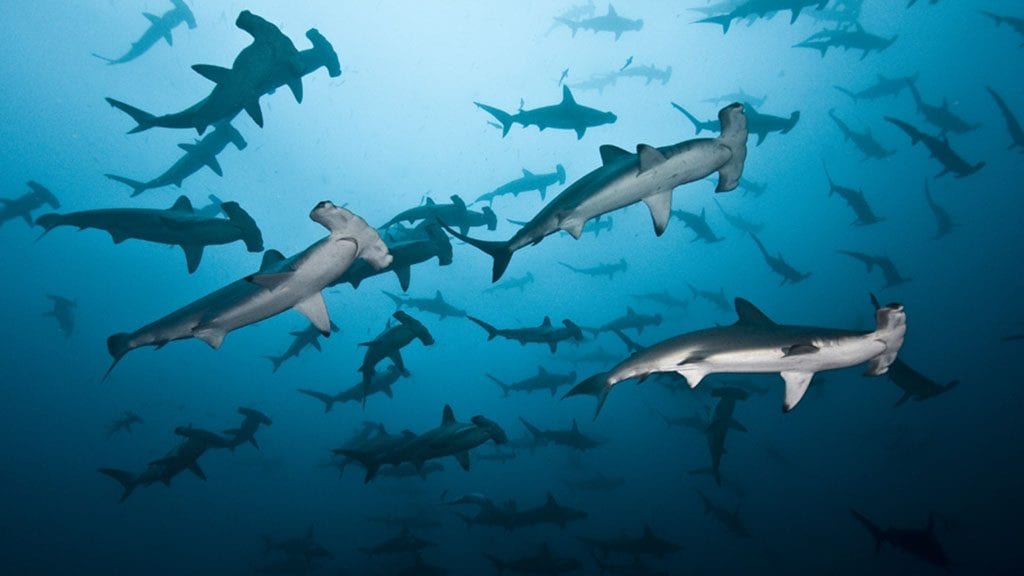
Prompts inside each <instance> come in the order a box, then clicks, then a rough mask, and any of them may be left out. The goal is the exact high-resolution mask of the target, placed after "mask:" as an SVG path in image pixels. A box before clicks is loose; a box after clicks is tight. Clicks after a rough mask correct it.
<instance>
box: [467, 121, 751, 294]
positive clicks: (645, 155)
mask: <svg viewBox="0 0 1024 576" xmlns="http://www.w3.org/2000/svg"><path fill="white" fill-rule="evenodd" d="M718 117H719V122H720V124H721V127H722V132H721V135H720V136H719V137H718V138H698V139H694V140H687V141H683V142H679V143H678V144H675V145H672V146H666V147H662V148H655V147H653V146H648V145H646V144H639V145H637V153H636V154H630V153H629V152H627V151H626V150H623V149H621V148H617V147H615V146H610V145H605V146H602V147H601V160H602V165H601V167H599V168H597V169H595V170H593V171H591V172H590V173H589V174H587V175H586V176H583V177H582V178H580V179H579V180H577V181H576V182H574V183H573V184H571V185H570V186H569V187H568V188H566V189H565V190H564V191H562V193H561V194H559V195H558V196H557V197H555V198H554V199H552V200H551V202H549V203H548V204H547V206H545V207H544V208H543V209H542V210H541V211H540V212H538V213H537V215H536V216H534V217H533V218H532V219H530V221H529V222H528V223H527V224H526V225H525V226H523V227H522V228H521V229H520V230H519V231H517V232H516V233H515V235H513V236H512V238H510V239H508V240H506V241H504V242H487V241H482V240H476V239H473V238H469V237H467V236H465V235H463V234H459V233H457V232H454V231H451V230H450V232H451V233H452V234H453V235H454V236H455V237H456V238H459V239H460V240H463V241H465V242H467V243H469V244H471V245H472V246H475V247H476V248H479V249H480V250H482V251H484V252H486V253H487V254H489V255H490V256H491V257H492V258H494V269H493V274H492V278H491V279H492V281H495V282H496V281H498V279H499V278H501V276H502V274H504V272H505V269H506V268H507V267H508V264H509V261H510V260H511V259H512V255H513V254H514V253H515V252H516V251H517V250H519V249H521V248H524V247H526V246H530V245H533V244H537V243H539V242H540V241H541V240H543V239H544V238H546V237H547V236H550V235H551V234H554V233H555V232H557V231H559V230H565V231H567V232H569V234H571V235H572V236H573V238H576V239H579V237H580V235H581V234H582V233H583V226H584V224H586V223H587V221H588V220H590V219H592V218H596V217H598V216H600V215H602V214H607V213H609V212H612V211H614V210H618V209H619V208H624V207H626V206H629V205H631V204H635V203H636V202H640V201H643V202H644V203H645V204H647V207H648V208H649V209H650V211H651V218H652V220H653V222H654V232H655V234H656V235H658V236H661V234H662V233H664V231H665V228H666V226H668V220H669V213H670V211H671V209H672V190H673V189H675V188H676V187H677V186H681V185H683V184H686V183H689V182H694V181H697V180H702V179H704V178H705V177H706V176H708V175H710V174H711V173H713V172H718V173H719V181H718V187H717V188H716V191H718V192H728V191H730V190H733V189H735V188H736V186H737V184H738V182H739V178H740V175H741V174H742V172H743V162H744V160H745V159H746V156H747V145H746V143H747V128H746V117H745V116H744V113H743V105H741V104H732V105H729V106H726V107H725V108H722V110H721V111H719V113H718Z"/></svg>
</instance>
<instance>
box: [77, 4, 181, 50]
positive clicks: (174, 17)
mask: <svg viewBox="0 0 1024 576" xmlns="http://www.w3.org/2000/svg"><path fill="white" fill-rule="evenodd" d="M171 3H172V4H174V8H171V9H170V10H168V11H167V12H164V13H163V14H161V15H160V16H156V15H154V14H150V13H149V12H143V13H142V15H143V16H145V17H146V20H149V28H147V29H146V31H145V32H143V33H142V36H140V37H139V39H138V40H136V41H135V42H132V46H131V48H129V49H128V51H127V52H125V53H124V54H123V55H122V56H121V57H119V58H104V57H103V56H100V55H99V54H96V53H93V56H95V57H97V58H99V59H101V60H104V61H106V63H107V64H124V63H125V62H131V61H132V60H135V59H136V58H138V57H139V56H142V55H143V54H145V53H146V52H148V51H149V49H150V48H152V47H153V46H155V45H156V43H157V42H159V41H160V40H166V41H167V45H168V46H172V45H174V37H173V36H171V32H172V31H173V30H174V29H175V28H177V27H178V26H179V25H181V24H185V25H187V26H188V27H189V29H193V28H195V27H196V18H195V15H193V14H192V10H190V9H189V7H188V5H187V4H185V2H183V0H171Z"/></svg>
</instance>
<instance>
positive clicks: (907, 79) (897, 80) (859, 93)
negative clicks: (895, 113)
mask: <svg viewBox="0 0 1024 576" xmlns="http://www.w3.org/2000/svg"><path fill="white" fill-rule="evenodd" d="M917 77H918V74H914V75H913V76H894V77H892V78H889V77H888V76H884V75H882V74H878V75H877V77H876V79H875V83H874V84H872V85H870V86H867V87H865V88H861V89H860V90H856V91H854V90H849V89H846V88H843V87H842V86H833V88H835V89H836V90H839V91H840V92H842V93H843V94H846V95H847V96H849V97H850V98H852V99H853V101H854V102H860V101H861V100H877V99H879V98H885V97H890V98H895V97H896V96H899V95H900V93H901V92H903V91H904V90H906V89H907V88H908V87H909V86H908V85H909V84H912V83H913V82H914V81H916V80H917Z"/></svg>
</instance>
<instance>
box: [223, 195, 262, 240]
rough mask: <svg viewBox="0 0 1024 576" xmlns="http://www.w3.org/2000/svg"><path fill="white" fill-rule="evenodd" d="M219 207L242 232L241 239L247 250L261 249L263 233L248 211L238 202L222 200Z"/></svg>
mask: <svg viewBox="0 0 1024 576" xmlns="http://www.w3.org/2000/svg"><path fill="white" fill-rule="evenodd" d="M220 209H221V210H223V211H224V213H225V214H227V215H228V220H230V221H231V222H232V223H234V224H235V225H236V226H238V228H239V230H241V232H242V241H243V242H245V247H246V249H247V250H249V252H262V251H263V233H262V232H260V228H259V226H257V225H256V221H255V220H253V219H252V216H250V215H249V213H248V212H246V211H245V210H243V209H242V207H241V206H239V205H238V202H222V203H221V205H220Z"/></svg>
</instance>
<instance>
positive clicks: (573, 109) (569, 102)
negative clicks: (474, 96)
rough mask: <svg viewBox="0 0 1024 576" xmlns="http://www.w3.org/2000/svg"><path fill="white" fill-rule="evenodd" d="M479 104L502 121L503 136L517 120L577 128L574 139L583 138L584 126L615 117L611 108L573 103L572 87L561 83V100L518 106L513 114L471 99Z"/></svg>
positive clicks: (561, 127) (524, 122)
mask: <svg viewBox="0 0 1024 576" xmlns="http://www.w3.org/2000/svg"><path fill="white" fill-rule="evenodd" d="M474 104H476V105H477V107H478V108H480V109H481V110H484V111H486V112H487V113H489V114H490V115H491V116H494V118H495V120H497V121H498V122H500V123H501V136H502V138H504V137H505V136H506V135H508V131H509V129H510V128H512V125H513V124H520V125H522V126H523V127H524V128H525V127H527V126H536V127H537V128H538V129H540V130H541V131H543V130H544V129H546V128H554V129H557V130H573V131H575V132H576V139H577V140H579V139H581V138H583V136H584V134H586V133H587V128H594V127H596V126H603V125H605V124H614V123H615V121H616V120H617V119H618V118H616V116H615V114H612V113H611V112H602V111H601V110H596V109H594V108H588V107H586V106H581V105H580V104H577V103H576V99H575V98H573V96H572V91H571V90H569V87H568V86H562V101H561V102H559V103H558V104H553V105H551V106H543V107H541V108H534V109H533V110H523V109H522V108H520V110H519V111H518V112H516V113H515V114H509V113H508V112H505V111H503V110H500V109H498V108H495V107H493V106H488V105H486V104H481V103H479V102H474Z"/></svg>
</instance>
